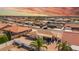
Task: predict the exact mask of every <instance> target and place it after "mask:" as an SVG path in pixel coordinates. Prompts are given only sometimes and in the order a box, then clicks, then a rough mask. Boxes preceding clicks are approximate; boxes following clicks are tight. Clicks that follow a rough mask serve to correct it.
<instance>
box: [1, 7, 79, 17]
mask: <svg viewBox="0 0 79 59" xmlns="http://www.w3.org/2000/svg"><path fill="white" fill-rule="evenodd" d="M0 15H15V16H17V15H18V16H19V15H20V16H21V15H22V16H23V15H24V16H78V15H79V7H46V8H45V7H39V8H38V7H22V8H21V7H13V8H12V7H3V8H2V7H1V8H0Z"/></svg>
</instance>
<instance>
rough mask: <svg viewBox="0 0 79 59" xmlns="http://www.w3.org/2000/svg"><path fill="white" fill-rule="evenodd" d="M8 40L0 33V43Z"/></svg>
mask: <svg viewBox="0 0 79 59" xmlns="http://www.w3.org/2000/svg"><path fill="white" fill-rule="evenodd" d="M7 41H8V38H7V36H6V35H0V44H2V43H5V42H7Z"/></svg>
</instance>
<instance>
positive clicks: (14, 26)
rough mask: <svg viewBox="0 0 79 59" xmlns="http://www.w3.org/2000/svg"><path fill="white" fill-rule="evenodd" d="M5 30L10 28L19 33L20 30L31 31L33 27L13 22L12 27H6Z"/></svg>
mask: <svg viewBox="0 0 79 59" xmlns="http://www.w3.org/2000/svg"><path fill="white" fill-rule="evenodd" d="M5 30H9V31H11V32H14V33H19V32H23V31H30V30H32V29H31V28H29V27H23V26H18V25H14V24H13V25H11V27H7V28H5Z"/></svg>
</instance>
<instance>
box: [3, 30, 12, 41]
mask: <svg viewBox="0 0 79 59" xmlns="http://www.w3.org/2000/svg"><path fill="white" fill-rule="evenodd" d="M4 34H6V36H7V38H8V40H11V32H10V31H4Z"/></svg>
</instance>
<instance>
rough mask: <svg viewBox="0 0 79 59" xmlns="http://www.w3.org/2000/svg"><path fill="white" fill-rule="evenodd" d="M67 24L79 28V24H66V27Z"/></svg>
mask: <svg viewBox="0 0 79 59" xmlns="http://www.w3.org/2000/svg"><path fill="white" fill-rule="evenodd" d="M67 26H70V27H77V28H79V24H65V27H67Z"/></svg>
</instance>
